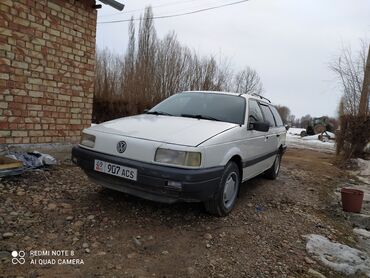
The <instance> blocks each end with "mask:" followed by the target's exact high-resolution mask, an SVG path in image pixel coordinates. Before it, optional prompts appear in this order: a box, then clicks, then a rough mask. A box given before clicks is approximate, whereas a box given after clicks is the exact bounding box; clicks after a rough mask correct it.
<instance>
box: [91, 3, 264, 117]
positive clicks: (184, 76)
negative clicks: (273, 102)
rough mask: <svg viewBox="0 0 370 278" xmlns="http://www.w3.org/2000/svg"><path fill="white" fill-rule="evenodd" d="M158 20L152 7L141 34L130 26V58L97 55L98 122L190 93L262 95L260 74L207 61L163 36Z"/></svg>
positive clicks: (173, 36)
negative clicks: (161, 37)
mask: <svg viewBox="0 0 370 278" xmlns="http://www.w3.org/2000/svg"><path fill="white" fill-rule="evenodd" d="M152 17H153V14H152V9H151V8H150V7H149V8H147V9H146V11H145V14H144V16H143V19H142V20H141V21H140V23H139V26H138V31H136V30H135V25H134V22H133V21H131V22H130V24H129V42H128V47H127V51H126V53H125V55H123V56H121V55H117V54H113V53H111V52H110V51H109V50H98V51H97V59H96V61H97V65H96V84H95V95H94V111H93V120H94V121H96V122H101V121H105V120H108V119H110V118H114V117H118V116H126V115H132V114H137V113H140V112H142V111H143V110H144V109H146V108H149V107H151V106H153V105H154V104H156V103H158V102H159V101H161V100H162V99H164V98H167V97H169V96H170V95H172V94H174V93H176V92H180V91H185V90H215V91H233V92H236V93H246V94H248V93H249V94H251V93H256V94H262V92H263V88H262V82H261V79H260V77H259V75H258V74H257V72H256V71H255V70H253V69H252V68H250V67H246V68H245V69H244V70H242V71H240V72H237V73H234V72H233V71H232V70H231V68H230V66H229V64H228V63H227V62H226V61H225V60H223V59H220V61H217V60H216V59H215V58H214V57H201V56H199V55H198V54H197V53H195V52H194V51H192V50H190V49H189V48H188V47H185V46H183V45H181V44H180V43H179V41H178V40H177V38H176V34H175V33H174V32H171V33H169V34H167V35H166V36H165V37H164V38H163V39H160V38H158V37H157V35H156V30H155V27H154V24H153V19H152Z"/></svg>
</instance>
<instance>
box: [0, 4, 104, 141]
mask: <svg viewBox="0 0 370 278" xmlns="http://www.w3.org/2000/svg"><path fill="white" fill-rule="evenodd" d="M94 4H95V0H37V1H33V0H1V1H0V144H29V143H31V144H32V143H58V142H64V143H65V142H67V143H76V142H78V141H79V138H80V134H81V130H82V129H83V128H84V127H88V126H90V123H91V112H92V103H93V93H94V76H95V75H94V70H95V36H96V16H97V13H96V10H95V9H94V8H93V5H94Z"/></svg>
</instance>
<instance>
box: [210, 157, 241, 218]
mask: <svg viewBox="0 0 370 278" xmlns="http://www.w3.org/2000/svg"><path fill="white" fill-rule="evenodd" d="M239 186H240V172H239V168H238V165H236V163H235V162H233V161H230V162H229V163H228V164H227V165H226V167H225V170H224V172H223V174H222V178H221V182H220V185H219V189H218V192H217V193H216V195H215V196H214V198H213V199H211V200H209V201H207V202H205V208H206V210H207V211H208V212H209V213H211V214H214V215H217V216H225V215H227V214H229V213H230V212H231V211H232V209H233V208H234V206H235V203H236V199H237V195H238V192H239Z"/></svg>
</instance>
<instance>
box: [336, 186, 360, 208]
mask: <svg viewBox="0 0 370 278" xmlns="http://www.w3.org/2000/svg"><path fill="white" fill-rule="evenodd" d="M340 193H341V195H342V207H343V210H344V211H347V212H355V213H360V212H361V207H362V201H363V199H364V192H363V191H362V190H358V189H354V188H348V187H343V188H342V189H341V191H340Z"/></svg>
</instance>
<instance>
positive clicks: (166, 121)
mask: <svg viewBox="0 0 370 278" xmlns="http://www.w3.org/2000/svg"><path fill="white" fill-rule="evenodd" d="M237 126H238V125H237V124H233V123H226V122H218V121H211V120H203V119H200V120H199V119H194V118H184V117H174V116H162V115H148V114H142V115H137V116H132V117H125V118H121V119H116V120H113V121H109V122H105V123H102V124H98V125H95V126H93V127H91V128H89V130H94V131H98V132H105V133H112V134H118V135H123V136H128V137H134V138H140V139H145V140H151V141H157V142H163V143H169V144H177V145H184V146H192V147H194V146H198V145H199V144H201V143H203V142H204V141H206V140H208V139H209V138H211V137H213V136H215V135H217V134H220V133H222V132H224V131H226V130H228V129H231V128H234V127H237Z"/></svg>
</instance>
